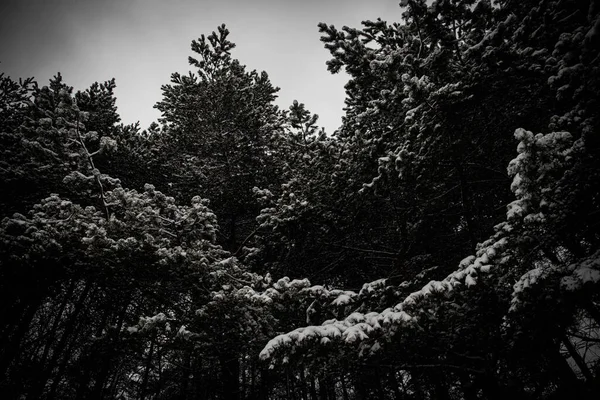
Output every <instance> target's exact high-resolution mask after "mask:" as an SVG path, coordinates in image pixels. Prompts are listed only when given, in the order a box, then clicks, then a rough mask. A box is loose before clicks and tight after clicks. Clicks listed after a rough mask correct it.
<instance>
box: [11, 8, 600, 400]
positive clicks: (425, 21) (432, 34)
mask: <svg viewBox="0 0 600 400" xmlns="http://www.w3.org/2000/svg"><path fill="white" fill-rule="evenodd" d="M400 14H401V15H402V17H401V18H399V19H400V20H399V21H396V22H386V21H384V20H383V19H377V20H375V21H364V22H363V23H362V26H360V27H346V26H344V27H341V28H339V27H335V26H333V25H327V24H326V23H320V24H319V25H318V30H319V32H320V33H321V36H322V37H321V41H322V43H321V44H319V43H315V46H319V45H321V46H325V48H326V49H327V50H328V51H329V52H330V56H331V58H330V60H329V61H328V62H327V65H326V66H324V67H323V68H327V69H328V70H329V71H330V72H331V73H333V74H335V73H338V72H340V71H345V73H347V74H348V77H349V80H348V83H347V84H346V86H345V90H346V100H345V108H344V112H345V114H344V117H343V120H342V124H341V126H340V127H339V128H338V129H337V130H336V131H335V132H325V130H324V129H322V128H320V127H319V125H318V116H317V115H316V114H314V113H312V112H311V111H310V110H309V109H308V108H307V107H306V106H305V105H304V104H303V103H302V102H300V101H294V102H293V104H291V105H290V107H289V109H280V108H279V107H277V106H276V105H275V99H276V97H277V92H278V88H277V87H274V86H273V85H272V83H271V81H270V79H269V76H268V75H267V73H266V72H258V71H250V70H248V69H247V68H246V67H245V65H244V64H243V60H241V61H240V60H237V59H236V58H235V44H234V43H233V42H232V41H231V40H232V39H231V37H230V34H229V28H231V29H232V36H234V34H235V27H231V26H230V27H226V26H225V25H222V26H219V27H218V28H217V29H216V30H215V31H214V32H212V33H208V34H206V35H201V36H200V37H199V38H198V39H197V40H194V41H192V43H191V50H190V57H189V65H190V69H191V72H189V73H187V72H186V73H173V74H172V76H171V82H170V83H169V84H167V85H164V86H163V87H162V93H163V95H162V100H160V101H159V102H158V103H157V104H156V106H155V107H156V108H157V109H158V110H159V111H160V113H161V117H160V119H159V120H158V121H157V122H155V123H152V125H151V126H150V127H149V128H148V129H145V130H143V129H142V128H141V127H140V125H139V124H124V123H122V122H121V119H120V117H119V113H118V110H117V107H116V97H115V88H116V84H117V83H116V82H115V80H114V79H113V80H108V81H105V82H97V83H94V84H93V85H91V86H90V87H89V88H81V89H79V90H74V88H73V87H71V86H68V83H67V82H64V81H63V78H62V76H61V75H60V73H58V74H56V75H55V76H54V77H52V78H51V79H50V80H49V83H47V84H38V82H37V81H36V80H34V79H33V78H14V79H13V78H11V77H9V76H6V75H5V74H1V75H0V184H1V186H0V187H1V189H0V220H1V222H0V320H1V321H2V322H1V324H0V393H2V394H1V397H2V398H4V399H15V400H16V399H19V400H37V399H44V400H51V399H98V400H100V399H136V400H167V399H172V400H192V399H201V400H204V399H206V400H208V399H215V400H250V399H256V400H267V399H273V400H274V399H291V400H334V399H342V400H352V399H357V400H359V399H364V400H366V399H379V400H384V399H401V400H404V399H406V400H408V399H415V400H429V399H431V400H434V399H435V400H459V399H464V400H475V399H489V400H496V399H497V400H500V399H508V398H510V399H512V400H520V399H523V400H525V399H531V400H533V399H548V400H551V399H597V398H600V102H599V100H600V99H599V96H600V2H598V0H577V1H576V0H494V1H490V0H437V1H434V2H433V3H432V2H426V1H425V0H402V1H401V2H400V4H399V15H400ZM45 79H47V78H45ZM300 100H301V99H300Z"/></svg>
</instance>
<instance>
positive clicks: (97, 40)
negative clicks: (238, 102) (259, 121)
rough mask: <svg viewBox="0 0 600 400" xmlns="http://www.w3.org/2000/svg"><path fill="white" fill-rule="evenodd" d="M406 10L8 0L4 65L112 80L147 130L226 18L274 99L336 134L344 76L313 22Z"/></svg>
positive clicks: (131, 117)
mask: <svg viewBox="0 0 600 400" xmlns="http://www.w3.org/2000/svg"><path fill="white" fill-rule="evenodd" d="M400 13H401V10H400V8H399V7H398V0H246V1H241V0H238V1H236V0H169V1H167V0H164V1H160V0H2V1H1V2H0V72H4V73H6V74H7V75H9V76H11V77H12V78H18V77H29V76H34V77H35V78H36V79H37V80H38V82H40V84H45V83H46V82H47V81H48V79H49V78H51V77H52V75H54V74H56V72H58V71H60V72H61V73H62V75H63V77H64V79H65V82H66V83H67V84H68V85H71V86H74V87H75V89H85V88H87V87H88V86H89V85H90V84H92V83H93V82H95V81H105V80H107V79H110V78H112V77H114V78H116V81H117V90H116V95H117V106H118V108H119V113H120V114H121V118H122V119H123V122H125V123H130V122H135V121H138V120H139V121H140V123H141V125H142V128H146V127H147V126H148V125H149V124H150V123H151V122H152V121H154V120H156V119H157V118H158V117H159V112H158V110H155V109H154V108H153V106H154V104H155V103H156V102H157V101H159V100H160V99H161V96H162V94H161V90H160V86H161V85H162V84H165V83H168V82H169V78H170V75H171V73H173V72H182V73H185V72H187V71H189V70H190V68H189V66H188V63H187V58H188V56H189V55H192V52H191V50H190V43H191V41H192V39H197V38H198V37H199V36H200V35H201V34H209V33H210V32H211V31H213V30H216V27H217V26H218V25H220V24H221V23H225V24H226V25H227V27H228V28H229V30H230V31H231V34H230V39H231V40H232V41H233V42H234V43H236V45H237V47H236V49H234V51H233V56H234V57H235V58H238V59H239V60H240V61H241V62H242V64H245V65H246V66H247V67H248V68H249V69H250V70H252V69H257V70H259V71H262V70H264V71H267V73H268V74H269V76H270V78H271V81H272V82H273V84H274V85H275V86H279V87H280V88H281V91H280V92H279V99H278V100H277V104H278V105H279V106H280V107H282V108H286V109H287V107H289V105H290V104H291V103H292V101H293V100H294V99H297V100H298V101H300V102H303V103H305V104H306V106H307V107H308V109H309V110H311V111H312V112H314V113H317V114H319V116H320V120H319V123H320V124H321V125H322V126H324V127H325V128H326V130H327V132H329V133H332V132H333V130H334V129H336V128H337V127H339V125H340V123H341V115H342V108H343V106H344V104H343V102H344V89H343V86H344V84H345V82H346V76H344V74H337V75H331V74H330V73H329V72H328V71H327V69H326V66H325V61H327V60H328V59H329V58H330V57H329V53H328V51H327V50H326V49H325V48H324V47H323V44H322V43H321V42H320V41H319V37H320V34H319V32H318V28H317V23H318V22H325V23H327V24H333V25H335V26H336V27H338V28H341V27H342V26H344V25H348V26H351V27H359V26H360V21H363V20H367V19H376V18H378V17H381V18H382V19H384V20H388V21H397V20H399V19H400Z"/></svg>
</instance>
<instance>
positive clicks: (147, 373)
mask: <svg viewBox="0 0 600 400" xmlns="http://www.w3.org/2000/svg"><path fill="white" fill-rule="evenodd" d="M155 342H156V332H155V333H153V334H152V337H151V338H150V349H149V350H148V357H147V358H146V368H145V369H144V377H143V378H142V383H141V385H140V400H145V399H146V392H147V390H148V380H149V378H150V370H152V357H153V356H154V346H155Z"/></svg>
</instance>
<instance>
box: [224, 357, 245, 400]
mask: <svg viewBox="0 0 600 400" xmlns="http://www.w3.org/2000/svg"><path fill="white" fill-rule="evenodd" d="M220 363H221V379H222V384H223V385H222V388H223V399H224V400H240V381H239V379H240V363H239V360H238V358H237V355H233V354H223V355H221V359H220Z"/></svg>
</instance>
